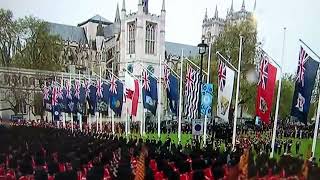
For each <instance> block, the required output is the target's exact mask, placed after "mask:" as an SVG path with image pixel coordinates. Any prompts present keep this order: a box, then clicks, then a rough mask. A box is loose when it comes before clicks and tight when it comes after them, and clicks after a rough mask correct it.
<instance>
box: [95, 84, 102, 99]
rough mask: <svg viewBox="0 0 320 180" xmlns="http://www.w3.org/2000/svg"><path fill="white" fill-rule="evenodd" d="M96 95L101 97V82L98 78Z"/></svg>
mask: <svg viewBox="0 0 320 180" xmlns="http://www.w3.org/2000/svg"><path fill="white" fill-rule="evenodd" d="M96 87H97V96H98V97H99V98H102V83H101V81H100V80H98V81H97V86H96Z"/></svg>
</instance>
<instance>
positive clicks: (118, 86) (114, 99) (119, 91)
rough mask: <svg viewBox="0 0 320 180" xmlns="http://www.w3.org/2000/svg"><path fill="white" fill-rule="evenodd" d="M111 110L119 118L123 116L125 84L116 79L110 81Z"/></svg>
mask: <svg viewBox="0 0 320 180" xmlns="http://www.w3.org/2000/svg"><path fill="white" fill-rule="evenodd" d="M109 91H110V108H111V109H112V110H113V112H114V113H115V114H116V115H117V116H121V111H122V105H123V83H122V82H121V81H119V80H118V81H116V80H115V78H114V77H112V78H111V81H110V88H109Z"/></svg>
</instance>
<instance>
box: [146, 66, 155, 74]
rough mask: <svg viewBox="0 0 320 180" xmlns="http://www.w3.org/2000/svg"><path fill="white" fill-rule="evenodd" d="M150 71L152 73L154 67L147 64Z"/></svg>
mask: <svg viewBox="0 0 320 180" xmlns="http://www.w3.org/2000/svg"><path fill="white" fill-rule="evenodd" d="M147 69H148V70H149V71H150V72H151V73H154V67H153V66H151V65H149V66H148V68H147Z"/></svg>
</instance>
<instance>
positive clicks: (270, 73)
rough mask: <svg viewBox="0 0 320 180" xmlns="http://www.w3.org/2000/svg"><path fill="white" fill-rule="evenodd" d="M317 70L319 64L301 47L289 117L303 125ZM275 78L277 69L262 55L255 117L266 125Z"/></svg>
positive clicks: (268, 120) (305, 121)
mask: <svg viewBox="0 0 320 180" xmlns="http://www.w3.org/2000/svg"><path fill="white" fill-rule="evenodd" d="M318 68H319V62H317V61H315V60H314V59H312V57H310V56H309V55H308V53H307V52H306V51H305V50H304V49H303V47H300V53H299V61H298V68H297V72H296V79H295V90H294V95H293V100H292V106H291V116H292V117H295V118H297V119H298V120H299V121H301V122H302V123H304V124H307V118H308V113H309V110H310V103H311V97H312V92H313V90H314V87H315V80H316V76H317V71H318ZM276 76H277V68H276V67H275V66H274V65H272V64H271V62H270V58H269V57H268V56H267V55H266V54H265V53H264V54H263V55H262V56H261V61H260V65H259V82H258V87H257V98H256V115H257V116H258V117H259V118H260V119H261V120H262V121H263V122H265V123H267V124H269V123H270V114H271V111H272V104H273V99H274V91H275V86H276V83H275V82H276Z"/></svg>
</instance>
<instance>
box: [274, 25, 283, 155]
mask: <svg viewBox="0 0 320 180" xmlns="http://www.w3.org/2000/svg"><path fill="white" fill-rule="evenodd" d="M285 42H286V28H283V42H282V55H281V64H280V65H278V66H279V69H280V80H279V84H278V94H277V104H276V112H275V117H274V123H273V131H272V141H271V154H270V158H273V155H274V145H275V142H276V136H277V124H278V115H279V107H280V97H281V86H282V66H283V61H284V50H285Z"/></svg>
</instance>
